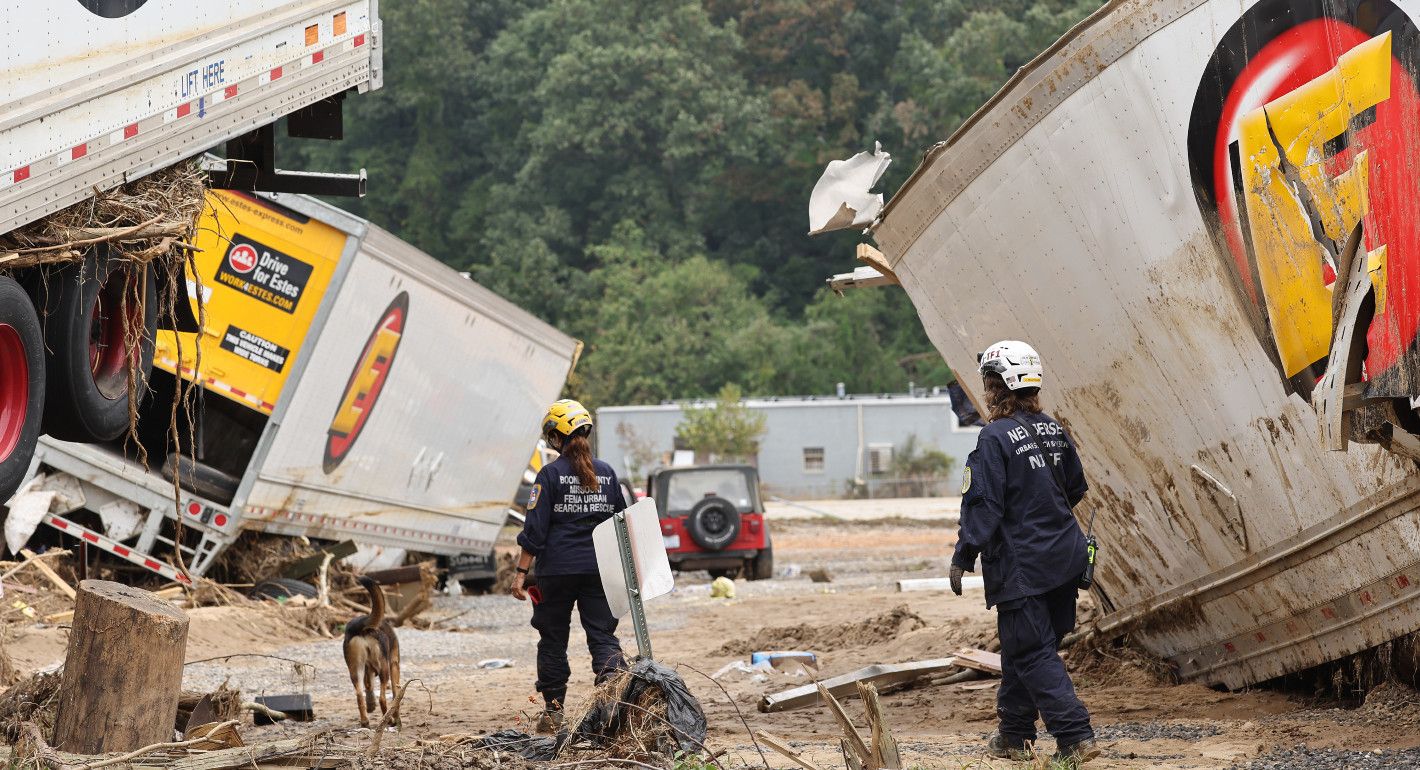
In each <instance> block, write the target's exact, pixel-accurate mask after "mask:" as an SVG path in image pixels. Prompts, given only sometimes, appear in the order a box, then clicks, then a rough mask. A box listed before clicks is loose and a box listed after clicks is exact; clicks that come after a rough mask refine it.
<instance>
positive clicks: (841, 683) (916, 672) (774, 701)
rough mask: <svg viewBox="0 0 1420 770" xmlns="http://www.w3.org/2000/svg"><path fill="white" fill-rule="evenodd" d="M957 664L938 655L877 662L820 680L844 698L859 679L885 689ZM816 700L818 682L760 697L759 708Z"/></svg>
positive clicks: (798, 705)
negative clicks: (897, 661) (915, 659)
mask: <svg viewBox="0 0 1420 770" xmlns="http://www.w3.org/2000/svg"><path fill="white" fill-rule="evenodd" d="M955 666H956V663H955V661H954V660H953V659H952V658H937V659H933V660H920V661H915V662H912V663H900V664H896V665H885V664H881V663H879V664H876V665H872V666H868V667H866V668H860V669H858V670H857V671H853V672H850V673H847V674H843V675H841V676H835V677H832V678H830V679H825V680H823V682H822V684H823V686H824V687H825V688H827V690H828V691H829V692H830V693H832V694H833V695H834V696H837V697H847V696H850V695H856V694H857V683H858V682H872V683H873V684H874V685H876V686H877V688H878V690H879V691H882V690H885V689H887V687H888V686H890V685H899V684H905V683H908V682H913V681H916V680H918V679H921V678H923V677H927V676H932V675H933V674H940V673H943V672H945V671H947V670H948V669H951V668H954V667H955ZM818 702H819V694H818V685H817V684H806V685H803V686H801V687H794V688H791V689H788V690H784V691H781V692H777V693H771V694H769V695H766V696H764V697H763V698H760V700H759V710H760V711H762V712H764V713H766V714H767V713H771V712H775V711H789V710H791V709H797V708H804V707H805V706H813V705H816V704H817V703H818Z"/></svg>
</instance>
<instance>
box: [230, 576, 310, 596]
mask: <svg viewBox="0 0 1420 770" xmlns="http://www.w3.org/2000/svg"><path fill="white" fill-rule="evenodd" d="M319 593H320V592H319V591H317V590H316V587H315V586H313V585H311V584H310V583H307V582H305V581H304V580H292V579H291V578H270V579H268V580H263V581H261V582H260V583H257V584H256V585H254V586H252V587H251V590H249V591H247V596H248V597H249V598H252V599H276V600H277V601H280V600H282V599H290V598H291V597H293V596H304V597H306V598H307V599H314V598H316V596H318V595H319Z"/></svg>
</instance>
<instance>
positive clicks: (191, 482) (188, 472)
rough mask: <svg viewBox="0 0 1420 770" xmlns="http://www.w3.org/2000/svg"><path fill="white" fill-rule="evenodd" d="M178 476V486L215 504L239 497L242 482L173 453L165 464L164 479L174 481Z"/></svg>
mask: <svg viewBox="0 0 1420 770" xmlns="http://www.w3.org/2000/svg"><path fill="white" fill-rule="evenodd" d="M174 475H176V476H177V477H178V478H177V482H178V486H180V487H182V488H183V489H186V490H187V491H189V492H192V493H194V494H198V495H202V496H203V497H205V498H207V499H208V500H211V501H212V502H214V503H222V504H224V505H225V504H227V503H230V502H232V498H233V497H236V495H237V487H238V486H240V485H241V483H242V480H241V479H239V478H237V477H236V476H233V475H231V474H229V473H224V472H222V471H219V470H217V469H216V468H213V467H212V466H210V465H203V464H202V463H200V462H197V461H196V460H193V459H192V458H191V457H188V456H187V455H184V454H179V453H177V452H173V453H172V454H170V455H168V459H167V461H166V462H164V463H163V478H165V479H167V480H168V481H173V480H174V479H173V477H174Z"/></svg>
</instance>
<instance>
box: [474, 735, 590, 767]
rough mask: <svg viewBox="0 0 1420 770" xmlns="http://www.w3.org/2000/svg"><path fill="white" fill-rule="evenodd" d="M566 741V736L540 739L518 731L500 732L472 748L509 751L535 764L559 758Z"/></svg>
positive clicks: (476, 743)
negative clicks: (558, 754) (558, 753)
mask: <svg viewBox="0 0 1420 770" xmlns="http://www.w3.org/2000/svg"><path fill="white" fill-rule="evenodd" d="M566 739H567V736H566V734H560V735H558V736H557V737H555V738H539V737H537V736H534V735H528V734H527V733H525V732H520V731H518V730H499V731H498V732H496V733H493V734H492V735H485V736H483V737H482V738H479V739H478V740H476V741H474V742H473V744H472V746H473V748H476V749H489V750H490V751H507V752H510V753H513V754H517V755H518V756H520V757H522V758H523V759H526V760H530V761H533V762H546V761H548V760H552V759H556V758H557V752H559V751H561V749H562V743H563V741H565V740H566Z"/></svg>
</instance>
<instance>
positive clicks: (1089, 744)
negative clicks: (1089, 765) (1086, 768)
mask: <svg viewBox="0 0 1420 770" xmlns="http://www.w3.org/2000/svg"><path fill="white" fill-rule="evenodd" d="M1099 755H1100V747H1099V744H1097V743H1095V739H1094V738H1086V739H1084V740H1082V741H1076V742H1075V743H1069V744H1066V745H1063V746H1059V747H1057V748H1056V749H1055V753H1054V754H1053V755H1051V757H1050V766H1051V767H1052V768H1059V770H1075V768H1077V767H1079V766H1080V765H1083V764H1085V763H1086V762H1088V761H1090V760H1091V759H1094V758H1095V757H1097V756H1099Z"/></svg>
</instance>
